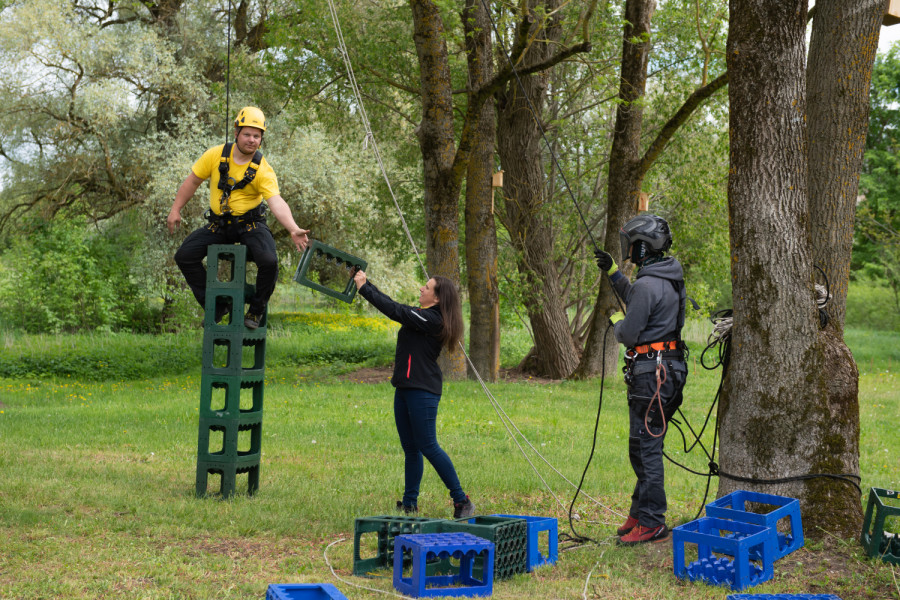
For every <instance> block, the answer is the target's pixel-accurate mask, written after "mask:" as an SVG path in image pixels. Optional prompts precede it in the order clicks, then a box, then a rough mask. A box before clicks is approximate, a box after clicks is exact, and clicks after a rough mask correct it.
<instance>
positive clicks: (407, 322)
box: [353, 271, 475, 519]
mask: <svg viewBox="0 0 900 600" xmlns="http://www.w3.org/2000/svg"><path fill="white" fill-rule="evenodd" d="M353 279H354V281H355V283H356V287H357V289H358V290H359V294H360V296H362V297H363V298H365V299H366V300H368V301H369V303H371V304H372V306H374V307H375V308H377V309H378V310H379V311H381V313H383V314H384V316H386V317H387V318H389V319H391V320H392V321H396V322H398V323H400V331H398V332H397V350H396V352H395V354H394V373H393V376H392V377H391V385H393V386H394V388H395V390H394V421H395V423H396V424H397V434H398V435H399V436H400V445H401V446H402V447H403V453H404V456H405V461H404V474H405V490H404V492H403V499H402V500H398V501H397V509H398V510H400V511H402V512H404V513H406V514H412V513H416V512H418V510H419V509H418V498H419V484H420V483H421V481H422V472H423V462H422V456H424V457H425V458H427V459H428V462H430V463H431V466H433V467H434V470H435V471H437V474H438V476H439V477H440V478H441V481H443V482H444V485H445V486H447V489H448V490H449V492H450V498H451V499H452V500H453V518H454V519H461V518H464V517H471V516H472V515H473V514H475V504H474V503H473V502H472V501H471V500H470V499H469V497H468V496H467V495H466V493H465V492H464V491H463V489H462V485H461V484H460V482H459V477H458V476H457V474H456V469H455V468H454V467H453V462H452V461H451V460H450V457H449V456H447V453H446V452H444V450H443V449H442V448H441V447H440V445H439V444H438V441H437V433H436V423H437V410H438V403H439V402H440V401H441V393H442V391H443V374H442V373H441V368H440V366H439V365H438V363H437V359H438V356H439V355H440V353H441V348H442V347H444V348H447V349H450V348H454V347H455V346H456V345H457V344H459V342H460V340H461V339H462V334H463V318H462V307H461V304H460V299H459V292H458V291H457V290H456V286H455V285H454V284H453V282H452V281H450V280H449V279H447V278H446V277H432V278H431V279H429V280H428V282H427V283H426V284H425V285H423V286H422V287H421V288H419V305H420V308H415V307H412V306H405V305H403V304H399V303H397V302H394V301H393V300H392V299H391V298H390V297H388V295H387V294H385V293H384V292H382V291H381V290H379V289H378V288H377V287H375V285H373V284H372V282H370V281H368V280H367V278H366V273H365V271H357V272H356V274H355V275H354V278H353Z"/></svg>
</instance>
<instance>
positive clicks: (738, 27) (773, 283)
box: [719, 0, 855, 535]
mask: <svg viewBox="0 0 900 600" xmlns="http://www.w3.org/2000/svg"><path fill="white" fill-rule="evenodd" d="M806 12H807V2H806V0H731V2H730V14H731V18H730V25H729V36H728V52H727V56H728V58H727V60H728V72H729V100H730V103H731V113H730V114H731V116H730V119H731V121H730V134H731V169H730V175H729V180H728V204H729V216H730V233H731V265H732V286H733V302H734V327H733V331H732V350H731V352H732V356H731V363H730V364H731V367H730V369H729V372H728V376H727V378H726V381H725V386H724V391H723V395H722V402H721V404H720V408H719V427H720V433H721V437H720V439H721V442H720V450H721V471H722V472H723V473H724V475H723V476H722V478H721V480H720V483H719V495H724V494H726V493H729V492H731V491H734V490H735V489H738V488H742V489H751V490H756V491H763V492H767V493H774V494H780V495H785V496H791V497H794V498H799V499H800V500H801V503H802V506H803V511H804V513H803V514H804V525H805V527H804V529H805V530H806V531H807V532H808V533H809V534H811V535H815V533H816V532H817V531H820V530H819V529H817V526H818V525H820V524H826V525H829V524H833V522H834V519H833V518H832V516H833V514H834V513H833V511H835V510H839V508H836V504H835V503H834V502H833V494H840V493H841V492H842V491H843V492H844V493H852V494H854V495H855V491H854V490H853V489H852V488H851V487H850V486H847V485H846V484H839V485H833V484H829V483H827V482H825V480H821V481H819V480H815V483H812V484H810V483H808V482H807V481H800V480H797V481H790V482H788V483H779V484H764V483H746V482H737V481H735V480H733V479H730V478H728V477H727V475H736V476H740V477H752V478H755V479H776V478H785V477H791V476H796V475H805V474H810V473H814V472H818V471H817V470H818V469H820V468H822V467H823V461H825V460H826V458H827V457H823V453H825V452H828V451H830V450H831V448H829V447H828V446H829V442H831V441H832V440H831V439H830V438H826V437H825V436H827V435H829V433H830V432H831V430H830V426H829V420H830V419H831V418H832V412H834V411H840V408H839V407H834V411H833V410H832V407H831V406H830V405H829V401H828V400H829V399H828V396H827V394H826V387H825V375H824V373H825V369H826V368H827V366H831V363H830V362H826V359H825V354H824V352H823V349H824V348H826V347H827V346H823V344H822V343H821V342H820V332H819V331H818V314H817V310H816V305H815V291H814V285H813V284H814V272H813V271H814V270H813V260H812V250H811V246H810V240H809V230H808V219H809V207H808V201H807V188H806V185H807V174H808V162H807V155H806V130H805V126H804V124H805V117H806V114H805V111H806V93H805V92H806V87H805V79H804V63H805V44H804V39H805V32H806ZM830 351H831V350H829V352H830ZM839 362H840V361H839ZM844 433H846V434H849V435H852V432H849V433H848V432H844ZM826 468H827V467H826ZM829 470H830V469H829ZM820 486H827V487H828V490H829V493H820V491H819V490H820ZM841 486H845V487H841Z"/></svg>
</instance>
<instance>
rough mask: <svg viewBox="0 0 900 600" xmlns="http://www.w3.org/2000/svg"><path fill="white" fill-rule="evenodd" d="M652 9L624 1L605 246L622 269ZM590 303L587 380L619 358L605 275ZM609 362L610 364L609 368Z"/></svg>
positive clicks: (636, 174) (582, 370) (644, 1)
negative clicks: (622, 239)
mask: <svg viewBox="0 0 900 600" xmlns="http://www.w3.org/2000/svg"><path fill="white" fill-rule="evenodd" d="M655 9H656V0H627V1H626V2H625V29H624V32H623V42H622V81H621V83H620V85H619V100H620V102H619V105H618V108H617V109H616V129H615V133H614V135H613V143H612V149H611V151H610V160H609V183H608V186H607V204H608V210H607V218H606V235H605V236H604V241H603V245H604V249H605V250H606V251H607V252H609V253H610V254H611V255H612V256H613V258H614V259H615V261H616V264H618V265H619V266H620V267H621V266H622V264H623V262H624V257H623V256H621V251H620V249H619V229H620V228H621V227H622V225H624V224H625V222H626V221H627V220H628V219H630V218H631V217H633V216H634V215H635V213H636V212H637V201H638V198H639V196H640V193H641V183H642V181H643V176H644V171H642V170H641V126H642V124H643V117H644V111H643V108H642V107H641V104H640V102H641V99H642V98H643V96H644V89H645V87H646V84H647V60H648V57H649V55H650V20H651V19H652V18H653V11H654V10H655ZM600 281H601V282H600V291H599V293H598V294H597V301H596V302H595V304H594V312H593V316H592V317H591V325H590V329H589V332H588V337H587V342H586V343H585V346H584V354H583V355H582V357H581V363H580V364H579V365H578V369H577V371H576V372H575V375H576V376H577V377H579V378H587V377H592V376H595V375H598V374H600V371H601V368H602V365H603V364H606V366H607V368H606V373H607V374H612V373H613V372H615V370H616V369H615V366H616V361H617V360H618V356H619V346H618V342H616V339H615V337H614V336H611V335H610V336H606V338H607V343H606V346H605V347H604V346H603V338H604V333H605V332H606V328H607V325H608V317H609V315H610V314H612V313H613V312H615V311H617V310H621V307H620V305H619V303H618V301H617V299H616V296H615V292H614V291H613V290H612V287H611V286H610V285H609V279H608V278H607V277H606V276H605V275H604V276H603V277H602V278H601V280H600ZM610 365H611V366H612V368H610Z"/></svg>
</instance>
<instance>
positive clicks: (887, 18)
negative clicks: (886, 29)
mask: <svg viewBox="0 0 900 600" xmlns="http://www.w3.org/2000/svg"><path fill="white" fill-rule="evenodd" d="M897 23H900V0H885V3H884V20H882V24H883V25H896V24H897Z"/></svg>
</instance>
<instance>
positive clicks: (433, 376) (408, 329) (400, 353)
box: [359, 281, 444, 395]
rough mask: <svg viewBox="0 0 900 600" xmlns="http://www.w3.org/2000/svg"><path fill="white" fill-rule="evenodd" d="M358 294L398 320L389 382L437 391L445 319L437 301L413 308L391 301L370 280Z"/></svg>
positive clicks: (441, 383) (434, 392)
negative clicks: (392, 367)
mask: <svg viewBox="0 0 900 600" xmlns="http://www.w3.org/2000/svg"><path fill="white" fill-rule="evenodd" d="M359 295H360V296H362V297H363V298H365V299H366V300H368V301H369V302H370V303H371V304H372V306H374V307H375V308H377V309H378V310H379V311H381V312H382V313H383V314H384V316H386V317H387V318H389V319H391V320H392V321H396V322H398V323H400V331H398V332H397V350H396V352H395V353H394V374H393V376H392V377H391V385H393V386H394V387H397V388H415V389H419V390H425V391H428V392H431V393H433V394H438V395H440V394H441V390H442V385H443V381H444V377H443V374H442V373H441V368H440V367H439V366H438V363H437V359H438V356H439V355H440V353H441V340H440V335H441V330H442V328H443V323H444V320H443V318H442V317H441V310H440V308H438V306H437V305H434V306H430V307H428V308H416V307H412V306H406V305H404V304H400V303H398V302H394V301H393V300H392V299H391V298H390V296H388V295H387V294H385V293H384V292H382V291H381V290H379V289H378V288H377V287H375V285H374V284H373V283H372V282H370V281H367V282H366V284H365V285H363V286H362V287H361V288H359Z"/></svg>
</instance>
